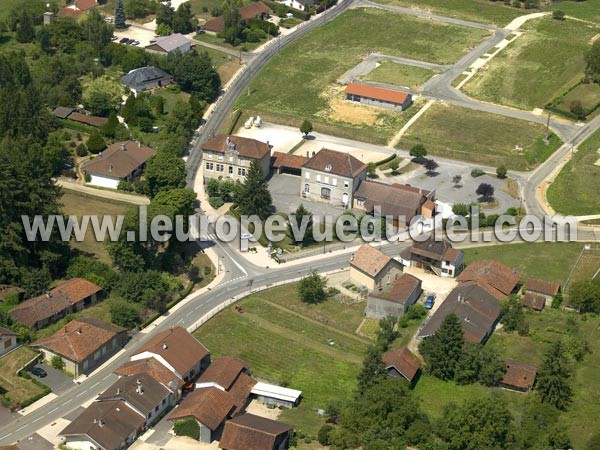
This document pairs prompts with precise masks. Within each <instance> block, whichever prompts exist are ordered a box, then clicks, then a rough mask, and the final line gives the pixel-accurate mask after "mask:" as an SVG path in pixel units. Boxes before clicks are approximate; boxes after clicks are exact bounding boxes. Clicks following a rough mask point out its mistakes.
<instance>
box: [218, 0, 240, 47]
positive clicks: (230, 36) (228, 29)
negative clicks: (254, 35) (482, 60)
mask: <svg viewBox="0 0 600 450" xmlns="http://www.w3.org/2000/svg"><path fill="white" fill-rule="evenodd" d="M243 30H244V25H243V23H242V15H241V14H240V9H239V8H238V7H237V5H236V4H235V3H234V2H233V1H232V0H226V1H225V3H224V5H223V31H222V33H223V39H224V40H225V42H227V43H228V44H231V45H238V44H239V43H240V41H241V36H242V31H243Z"/></svg>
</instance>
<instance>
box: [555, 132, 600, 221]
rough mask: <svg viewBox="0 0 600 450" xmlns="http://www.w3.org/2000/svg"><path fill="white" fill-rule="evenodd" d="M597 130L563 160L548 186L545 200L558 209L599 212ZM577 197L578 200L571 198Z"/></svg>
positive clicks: (599, 136) (599, 142) (599, 135)
mask: <svg viewBox="0 0 600 450" xmlns="http://www.w3.org/2000/svg"><path fill="white" fill-rule="evenodd" d="M598 149H600V131H596V132H595V133H594V134H592V135H591V136H590V137H589V138H588V139H587V140H586V141H585V142H583V143H582V144H580V145H579V148H578V150H577V152H576V153H575V154H574V155H573V157H572V158H571V160H570V161H569V162H568V163H567V164H565V166H564V167H563V169H562V170H561V172H560V173H559V174H558V176H557V177H556V179H555V180H554V181H553V182H552V184H551V185H550V186H549V187H548V192H547V198H548V202H549V203H550V205H551V206H552V208H554V209H555V210H556V211H557V212H560V213H562V214H572V215H575V216H582V215H589V214H600V191H599V189H598V184H599V183H600V166H596V165H594V163H595V162H596V161H597V160H599V159H600V153H598ZM573 199H577V201H573Z"/></svg>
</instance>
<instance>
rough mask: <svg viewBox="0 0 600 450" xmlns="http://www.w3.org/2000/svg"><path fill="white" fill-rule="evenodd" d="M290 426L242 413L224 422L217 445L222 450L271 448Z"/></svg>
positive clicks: (261, 449)
mask: <svg viewBox="0 0 600 450" xmlns="http://www.w3.org/2000/svg"><path fill="white" fill-rule="evenodd" d="M292 429H293V428H292V426H291V425H288V424H285V423H282V422H277V421H275V420H271V419H266V418H264V417H259V416H255V415H254V414H243V415H241V416H238V417H236V418H235V419H231V420H228V421H227V423H225V429H224V430H223V436H222V437H221V441H220V443H219V447H220V448H222V449H224V450H272V449H274V448H275V442H276V440H277V438H278V437H279V436H281V435H282V434H285V433H289V432H290V431H291V430H292Z"/></svg>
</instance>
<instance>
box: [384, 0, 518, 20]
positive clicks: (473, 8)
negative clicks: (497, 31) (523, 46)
mask: <svg viewBox="0 0 600 450" xmlns="http://www.w3.org/2000/svg"><path fill="white" fill-rule="evenodd" d="M376 3H381V4H390V5H397V6H403V7H406V8H418V9H421V10H423V11H429V12H431V13H434V14H439V15H442V16H446V17H455V18H457V19H465V20H471V21H473V22H481V23H488V24H494V25H498V26H505V25H507V24H508V23H509V22H510V21H511V20H513V19H514V18H516V17H519V16H520V15H522V14H524V11H520V10H518V9H516V8H511V7H508V6H504V5H503V4H502V3H501V2H489V1H486V0H475V1H473V0H449V1H444V0H421V1H420V2H418V3H414V2H411V1H409V0H377V1H376ZM417 5H418V6H417Z"/></svg>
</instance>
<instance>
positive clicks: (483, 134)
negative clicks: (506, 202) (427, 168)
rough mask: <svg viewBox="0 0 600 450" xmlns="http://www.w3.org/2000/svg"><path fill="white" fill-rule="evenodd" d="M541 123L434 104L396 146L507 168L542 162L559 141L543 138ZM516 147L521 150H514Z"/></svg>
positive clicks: (543, 129)
mask: <svg viewBox="0 0 600 450" xmlns="http://www.w3.org/2000/svg"><path fill="white" fill-rule="evenodd" d="M545 133H546V130H545V127H544V126H543V125H540V124H536V123H532V122H527V121H524V120H519V119H513V118H510V117H504V116H499V115H495V114H490V113H486V112H481V111H475V110H471V109H466V108H461V107H458V106H448V105H441V104H434V105H433V106H432V107H431V108H429V109H428V110H427V111H426V112H425V113H424V114H423V115H422V116H421V117H420V118H419V119H418V120H417V121H416V122H415V123H414V124H413V125H412V126H411V127H410V128H409V129H408V131H407V132H406V133H405V134H404V136H403V137H402V139H401V140H400V142H399V144H398V146H397V147H398V148H402V149H410V148H411V147H412V146H414V145H416V144H423V145H425V147H426V148H427V151H428V153H429V154H431V155H439V156H444V157H447V158H453V159H458V160H462V161H469V162H474V163H479V164H485V165H489V166H500V165H505V166H506V167H507V168H509V169H516V170H523V169H527V168H532V167H535V166H536V165H538V164H539V163H541V162H543V161H545V160H546V159H547V158H548V156H550V155H551V154H552V153H553V152H554V151H555V150H556V149H558V147H560V144H561V141H560V139H558V138H557V137H556V136H554V135H553V136H552V138H551V139H550V143H549V144H548V145H546V144H545V143H544V141H543V139H544V137H545V135H546V134H545ZM516 146H519V147H520V148H521V149H522V150H516V149H515V148H516Z"/></svg>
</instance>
